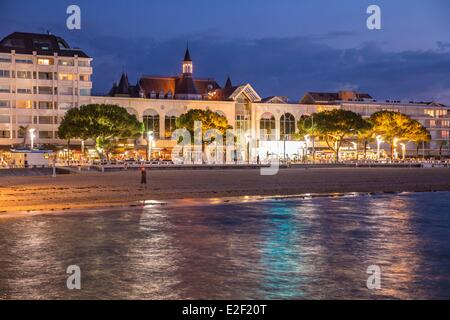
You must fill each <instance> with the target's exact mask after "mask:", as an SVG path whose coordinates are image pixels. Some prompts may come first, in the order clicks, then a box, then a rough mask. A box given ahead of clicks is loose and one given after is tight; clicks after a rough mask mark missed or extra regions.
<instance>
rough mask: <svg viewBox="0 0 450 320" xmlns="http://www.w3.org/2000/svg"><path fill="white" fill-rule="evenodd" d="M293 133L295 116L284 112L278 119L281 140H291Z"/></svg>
mask: <svg viewBox="0 0 450 320" xmlns="http://www.w3.org/2000/svg"><path fill="white" fill-rule="evenodd" d="M294 133H295V118H294V116H293V115H292V114H290V113H285V114H283V115H282V116H281V119H280V138H281V140H292V135H293V134H294Z"/></svg>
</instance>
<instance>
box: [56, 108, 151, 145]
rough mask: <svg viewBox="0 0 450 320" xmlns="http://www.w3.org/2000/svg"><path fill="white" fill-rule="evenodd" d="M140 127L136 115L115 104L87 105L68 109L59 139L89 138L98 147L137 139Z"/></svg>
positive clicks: (141, 129)
mask: <svg viewBox="0 0 450 320" xmlns="http://www.w3.org/2000/svg"><path fill="white" fill-rule="evenodd" d="M142 131H143V126H142V123H140V122H139V121H138V119H137V118H136V116H135V115H131V114H129V113H128V112H127V110H126V109H125V108H123V107H120V106H118V105H110V104H88V105H82V106H80V107H79V108H73V109H70V110H69V111H68V112H67V113H66V115H65V116H64V118H63V119H62V121H61V124H60V126H59V128H58V136H59V137H60V138H61V139H67V140H70V139H82V140H87V139H92V140H94V141H95V143H96V146H97V147H103V146H104V145H107V144H110V143H111V141H112V140H116V139H127V138H137V137H139V136H140V135H141V134H142Z"/></svg>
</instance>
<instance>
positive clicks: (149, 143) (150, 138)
mask: <svg viewBox="0 0 450 320" xmlns="http://www.w3.org/2000/svg"><path fill="white" fill-rule="evenodd" d="M153 138H154V137H153V131H149V132H147V146H148V149H147V160H151V159H150V158H151V156H152V145H153Z"/></svg>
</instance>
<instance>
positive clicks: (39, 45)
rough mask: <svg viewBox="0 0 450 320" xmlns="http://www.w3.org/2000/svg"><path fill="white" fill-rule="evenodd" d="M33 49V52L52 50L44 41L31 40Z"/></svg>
mask: <svg viewBox="0 0 450 320" xmlns="http://www.w3.org/2000/svg"><path fill="white" fill-rule="evenodd" d="M33 48H34V49H35V50H44V51H47V50H50V49H51V48H52V45H51V44H50V43H49V42H46V41H40V40H33Z"/></svg>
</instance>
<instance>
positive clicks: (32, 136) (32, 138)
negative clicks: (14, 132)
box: [28, 128, 36, 149]
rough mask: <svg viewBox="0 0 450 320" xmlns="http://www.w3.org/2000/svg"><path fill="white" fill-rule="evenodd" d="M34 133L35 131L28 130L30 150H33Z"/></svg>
mask: <svg viewBox="0 0 450 320" xmlns="http://www.w3.org/2000/svg"><path fill="white" fill-rule="evenodd" d="M35 131H36V129H34V128H31V129H28V132H29V133H30V140H31V149H34V138H36V134H35Z"/></svg>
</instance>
